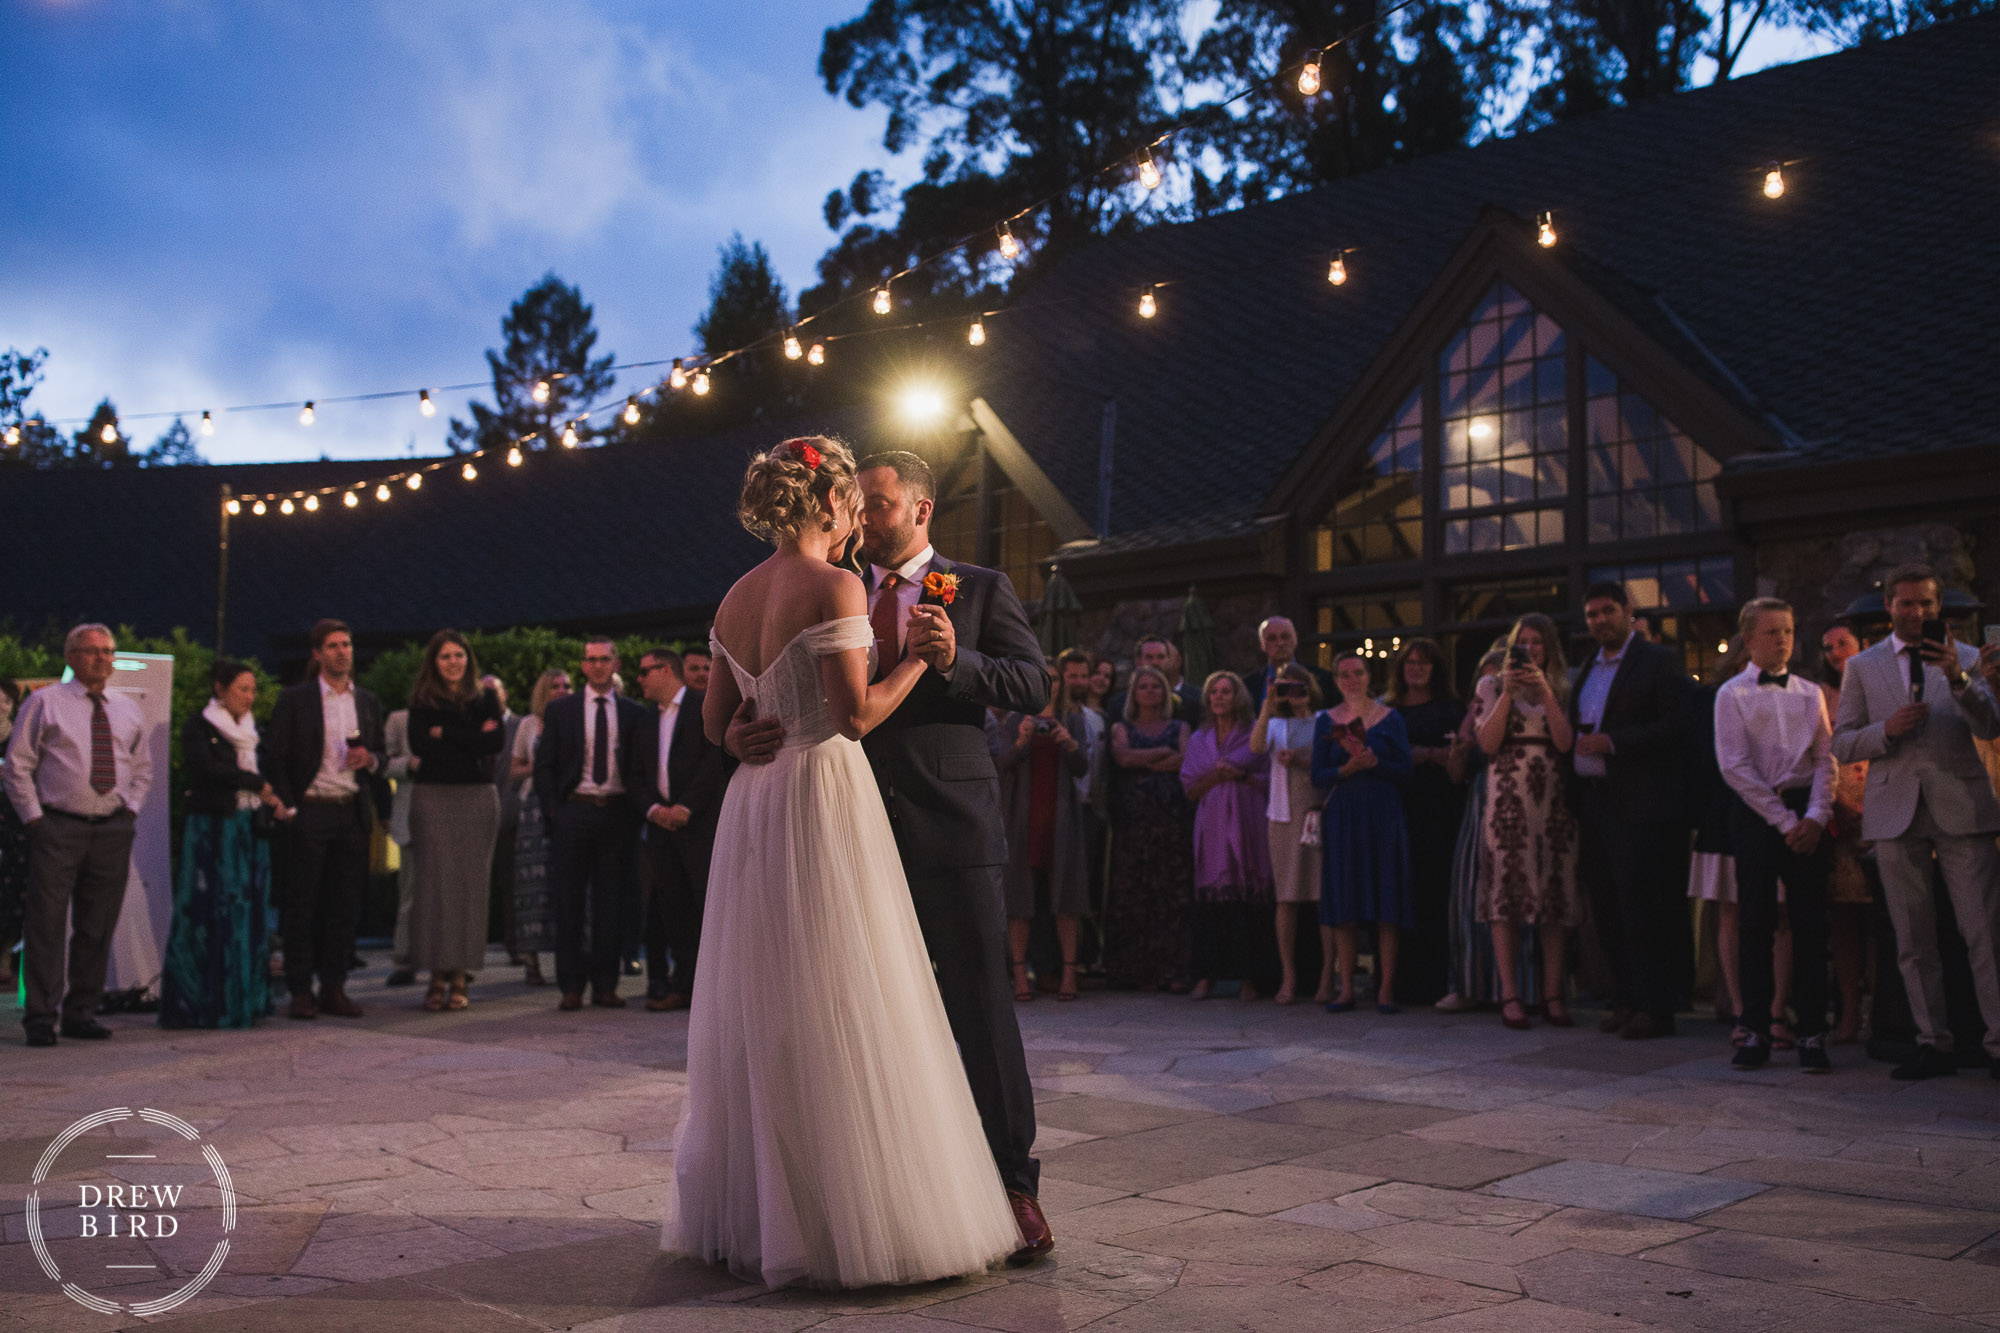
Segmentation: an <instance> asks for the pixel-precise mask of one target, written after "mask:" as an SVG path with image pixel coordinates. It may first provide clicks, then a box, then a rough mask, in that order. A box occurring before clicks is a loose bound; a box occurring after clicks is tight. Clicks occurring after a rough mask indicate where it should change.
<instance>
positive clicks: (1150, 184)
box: [1139, 148, 1160, 190]
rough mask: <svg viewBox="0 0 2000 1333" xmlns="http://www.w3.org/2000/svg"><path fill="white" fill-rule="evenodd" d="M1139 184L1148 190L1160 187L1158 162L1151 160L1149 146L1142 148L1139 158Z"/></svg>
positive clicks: (1151, 153) (1151, 151) (1151, 154)
mask: <svg viewBox="0 0 2000 1333" xmlns="http://www.w3.org/2000/svg"><path fill="white" fill-rule="evenodd" d="M1139 184H1141V185H1143V186H1145V187H1146V188H1147V189H1149V190H1157V189H1159V188H1160V164H1159V163H1157V162H1155V161H1154V160H1153V150H1152V149H1150V148H1148V149H1144V150H1142V152H1141V156H1140V158H1139Z"/></svg>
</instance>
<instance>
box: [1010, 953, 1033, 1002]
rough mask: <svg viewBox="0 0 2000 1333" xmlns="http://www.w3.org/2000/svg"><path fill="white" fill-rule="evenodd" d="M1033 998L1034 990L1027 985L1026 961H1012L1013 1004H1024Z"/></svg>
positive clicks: (1017, 959) (1019, 959)
mask: <svg viewBox="0 0 2000 1333" xmlns="http://www.w3.org/2000/svg"><path fill="white" fill-rule="evenodd" d="M1034 998H1035V988H1034V987H1033V986H1031V985H1029V984H1028V960H1027V959H1025V958H1016V959H1015V960H1014V1003H1016V1004H1026V1003H1027V1002H1028V1001H1030V1000H1032V999H1034Z"/></svg>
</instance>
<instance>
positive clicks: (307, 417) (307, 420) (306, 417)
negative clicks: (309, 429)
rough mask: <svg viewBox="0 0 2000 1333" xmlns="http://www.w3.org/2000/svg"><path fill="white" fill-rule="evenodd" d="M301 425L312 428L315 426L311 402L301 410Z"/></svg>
mask: <svg viewBox="0 0 2000 1333" xmlns="http://www.w3.org/2000/svg"><path fill="white" fill-rule="evenodd" d="M299 424H300V425H301V426H310V425H312V424H313V405H312V403H311V401H310V400H308V401H307V403H306V405H305V406H304V407H302V408H300V409H299Z"/></svg>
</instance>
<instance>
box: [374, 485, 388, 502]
mask: <svg viewBox="0 0 2000 1333" xmlns="http://www.w3.org/2000/svg"><path fill="white" fill-rule="evenodd" d="M375 498H376V499H378V500H382V501H384V502H386V501H387V500H388V498H389V483H388V482H386V481H385V482H383V483H382V484H381V485H380V486H377V487H376V488H375Z"/></svg>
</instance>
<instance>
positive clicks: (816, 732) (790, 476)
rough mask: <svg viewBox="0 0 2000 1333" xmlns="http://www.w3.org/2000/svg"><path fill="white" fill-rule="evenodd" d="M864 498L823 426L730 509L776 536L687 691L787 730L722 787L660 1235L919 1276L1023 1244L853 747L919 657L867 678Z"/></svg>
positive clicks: (827, 1276)
mask: <svg viewBox="0 0 2000 1333" xmlns="http://www.w3.org/2000/svg"><path fill="white" fill-rule="evenodd" d="M859 499H860V494H859V490H858V488H857V487H856V485H855V480H854V456H853V455H852V454H851V453H850V452H849V451H848V449H847V448H846V446H844V445H842V444H840V443H838V442H836V441H833V440H829V439H824V438H820V437H812V438H809V439H797V440H787V441H786V442H785V443H783V444H781V445H779V446H778V447H777V448H776V449H773V450H772V451H771V452H769V453H767V454H760V455H758V456H757V457H756V458H755V459H754V460H752V462H751V464H750V468H749V471H748V472H747V473H746V475H745V476H744V479H743V494H742V498H741V500H740V501H739V504H738V512H739V516H740V517H741V518H742V521H743V525H744V526H745V527H746V528H748V529H749V530H750V531H751V532H754V533H756V534H757V535H759V536H761V537H764V538H766V539H767V540H769V541H772V542H773V543H775V544H776V546H777V550H776V552H775V553H774V554H772V555H771V557H770V558H769V559H767V560H765V561H764V562H763V563H762V564H760V565H758V566H757V567H756V568H755V569H752V570H751V571H750V572H749V573H747V574H745V575H744V576H743V577H742V578H741V579H739V580H738V581H737V583H736V586H735V587H733V588H731V589H730V590H729V595H728V596H727V597H725V598H723V601H722V605H721V607H720V608H719V609H718V610H717V612H716V622H715V630H714V633H713V635H712V637H711V641H710V645H711V647H712V648H713V650H714V652H715V656H716V657H717V659H718V660H719V661H720V662H721V663H722V664H723V665H724V667H725V668H726V669H725V670H722V671H718V672H716V674H715V678H714V680H713V682H712V684H711V686H710V688H709V691H708V696H707V699H706V700H705V701H704V703H703V705H702V721H703V724H704V725H705V726H706V728H707V731H708V736H709V739H710V740H713V741H715V742H717V743H720V742H721V740H722V736H723V731H724V729H725V728H726V727H727V725H728V723H729V719H730V717H731V715H732V714H733V713H734V712H735V711H736V709H737V705H738V703H739V702H741V701H748V702H750V703H751V704H752V705H753V706H754V707H755V709H756V713H757V716H758V717H760V718H769V717H777V718H779V719H780V720H782V721H783V722H784V725H785V737H786V739H785V744H784V748H783V749H782V750H780V751H779V753H778V756H777V758H776V760H775V761H774V762H772V763H769V764H762V765H745V766H743V767H742V768H739V769H738V770H737V771H736V773H735V776H734V777H733V778H731V780H730V784H729V790H728V792H727V794H726V795H725V796H724V797H723V802H722V812H721V816H720V820H721V822H720V825H719V826H718V828H717V829H716V836H715V859H714V862H713V864H712V866H711V869H710V872H709V888H708V903H707V910H706V914H705V917H704V920H703V923H702V932H701V951H700V956H701V961H702V966H701V970H700V971H699V972H698V973H697V974H696V977H695V989H694V995H693V999H692V1002H691V1004H690V1007H689V1022H688V1058H687V1073H688V1100H687V1109H686V1113H685V1116H684V1118H683V1120H682V1122H681V1130H680V1137H679V1141H678V1144H677V1147H676V1155H675V1159H674V1182H673V1188H672V1190H671V1191H670V1193H669V1197H668V1203H667V1219H666V1227H665V1230H664V1232H663V1233H662V1236H661V1247H662V1248H663V1249H665V1250H668V1251H669V1252H672V1253H677V1254H685V1255H691V1256H694V1257H696V1258H699V1259H701V1260H704V1261H707V1262H714V1261H716V1260H723V1261H726V1262H727V1263H728V1265H729V1268H730V1271H731V1272H733V1273H735V1274H736V1275H737V1276H738V1277H741V1278H744V1279H746V1280H749V1281H762V1282H763V1283H765V1284H766V1285H767V1286H771V1287H778V1286H783V1285H785V1284H787V1283H790V1282H795V1281H799V1280H802V1279H803V1280H805V1281H809V1282H811V1283H812V1284H814V1285H817V1286H840V1287H862V1286H871V1285H874V1284H877V1283H892V1282H925V1281H930V1280H932V1279H936V1278H942V1277H949V1276H953V1275H956V1274H962V1273H972V1272H978V1271H980V1270H983V1269H984V1268H985V1267H986V1266H987V1265H988V1264H990V1263H992V1262H994V1261H995V1260H999V1259H1003V1258H1005V1257H1006V1256H1007V1255H1008V1254H1009V1253H1010V1252H1012V1251H1013V1250H1014V1249H1016V1248H1017V1247H1018V1246H1019V1245H1020V1244H1021V1233H1020V1230H1019V1228H1018V1226H1017V1224H1016V1222H1015V1220H1014V1216H1013V1212H1012V1209H1011V1208H1010V1206H1009V1204H1008V1202H1007V1198H1006V1195H1005V1192H1004V1191H1003V1189H1002V1188H1001V1183H1000V1176H999V1173H998V1171H997V1170H996V1169H995V1167H994V1164H993V1158H992V1155H991V1153H990V1151H989V1149H988V1147H987V1144H986V1139H985V1136H984V1134H983V1132H982V1131H981V1129H980V1123H979V1117H978V1114H977V1112H976V1111H975V1110H974V1108H973V1102H972V1093H971V1091H970V1089H969V1088H968V1087H967V1085H966V1081H965V1073H964V1069H963V1067H962V1065H961V1064H960V1062H959V1058H958V1054H957V1050H956V1048H955V1047H954V1045H953V1043H952V1037H951V1030H950V1027H949V1026H948V1024H947V1023H946V1020H945V1012H944V1006H943V1004H942V1003H941V1002H940V1000H939V998H938V989H937V983H936V981H935V980H934V978H933V976H932V973H931V964H930V959H929V957H928V955H927V954H926V953H925V950H924V941H923V936H922V934H921V933H920V931H919V929H918V926H917V918H916V913H915V910H914V909H913V908H912V906H911V902H910V894H909V889H908V886H907V884H906V882H905V880H904V877H903V868H902V863H901V862H900V861H899V860H898V858H897V853H896V843H895V839H894V837H893V835H892V833H891V831H890V827H889V819H888V815H887V813H886V812H885V811H884V809H883V806H882V797H881V794H880V792H879V791H878V789H877V787H876V784H875V778H874V776H873V774H872V772H871V771H870V769H869V765H868V761H867V760H866V758H864V757H863V755H862V751H861V746H860V744H859V741H860V738H861V737H862V736H864V735H866V734H867V733H868V731H869V730H870V729H871V728H873V727H874V726H876V725H877V724H878V723H880V722H881V721H882V720H883V719H884V718H886V717H888V716H889V714H890V713H892V712H893V711H895V709H896V706H897V705H898V704H900V703H901V702H902V701H903V699H904V698H905V697H906V696H907V695H908V694H909V692H910V690H911V687H912V686H914V685H915V684H916V682H917V680H918V679H919V677H921V676H922V674H923V672H924V670H925V666H924V663H923V661H922V660H921V659H919V658H917V657H915V656H914V655H912V656H910V657H908V658H905V659H904V660H903V661H902V662H900V663H899V664H897V666H896V667H895V668H894V669H893V670H891V671H890V672H889V673H888V674H887V675H886V676H884V677H883V678H882V679H881V680H880V681H878V682H876V683H875V684H873V685H870V684H869V683H868V678H869V668H870V663H869V650H870V648H871V647H872V645H873V643H874V633H873V631H872V630H871V629H870V627H869V622H868V618H867V597H866V593H865V592H864V590H863V588H862V584H861V580H860V579H858V578H856V577H855V576H854V575H853V574H850V573H848V572H847V571H846V570H844V569H840V568H838V567H836V566H835V565H834V564H832V563H831V561H832V560H834V559H835V558H837V557H838V555H839V554H840V552H841V551H843V550H844V549H845V547H846V545H847V543H848V540H849V538H850V537H851V536H852V535H853V533H854V530H855V524H856V515H857V513H858V509H859Z"/></svg>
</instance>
